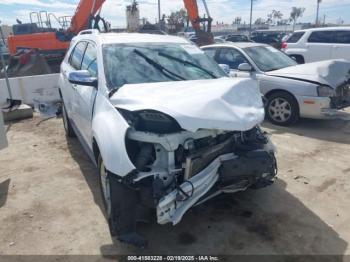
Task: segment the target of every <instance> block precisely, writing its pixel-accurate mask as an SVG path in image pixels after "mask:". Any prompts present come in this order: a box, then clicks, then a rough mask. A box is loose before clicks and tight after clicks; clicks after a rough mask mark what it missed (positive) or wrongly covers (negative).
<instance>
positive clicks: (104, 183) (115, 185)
mask: <svg viewBox="0 0 350 262" xmlns="http://www.w3.org/2000/svg"><path fill="white" fill-rule="evenodd" d="M98 170H99V171H98V172H99V184H100V190H101V194H102V199H103V204H104V207H105V211H106V218H107V221H108V226H109V231H110V233H111V236H112V237H114V236H117V237H118V240H119V241H121V242H124V243H127V244H131V245H134V246H136V247H140V248H142V247H145V246H147V240H146V239H144V238H143V237H142V236H140V235H139V234H138V233H137V232H136V224H137V203H138V200H139V199H138V197H137V193H136V192H135V191H133V190H132V189H130V188H128V187H126V186H125V185H124V184H122V183H121V182H119V181H118V179H117V178H116V175H113V174H111V173H109V172H108V171H107V169H106V168H105V166H104V163H103V159H102V157H101V155H99V157H98Z"/></svg>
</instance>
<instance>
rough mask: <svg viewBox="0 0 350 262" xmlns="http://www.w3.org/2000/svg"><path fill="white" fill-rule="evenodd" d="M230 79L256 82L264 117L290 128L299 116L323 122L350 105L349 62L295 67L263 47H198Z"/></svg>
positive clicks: (291, 62) (237, 44) (275, 50)
mask: <svg viewBox="0 0 350 262" xmlns="http://www.w3.org/2000/svg"><path fill="white" fill-rule="evenodd" d="M202 49H203V50H204V51H205V52H206V54H207V55H209V56H210V57H212V58H213V59H214V60H215V61H216V62H217V63H218V64H220V65H221V66H222V67H223V68H226V71H227V73H229V74H230V76H231V77H249V78H253V79H257V80H258V81H259V85H260V91H261V92H262V94H263V95H264V96H265V98H266V105H265V111H266V117H267V118H268V119H269V120H270V121H271V122H272V123H274V124H277V125H291V124H293V123H295V122H296V121H297V120H298V119H299V118H300V117H304V118H315V119H324V118H329V117H334V116H337V115H339V114H340V113H341V112H339V110H340V109H344V108H345V107H349V106H350V63H349V62H348V61H346V60H328V61H322V62H316V63H310V64H303V65H298V64H297V63H296V62H295V61H294V60H293V59H291V58H290V57H289V56H287V55H285V54H284V53H283V52H281V51H279V50H277V49H275V48H273V47H271V46H269V45H265V44H258V43H224V44H216V45H210V46H205V47H202Z"/></svg>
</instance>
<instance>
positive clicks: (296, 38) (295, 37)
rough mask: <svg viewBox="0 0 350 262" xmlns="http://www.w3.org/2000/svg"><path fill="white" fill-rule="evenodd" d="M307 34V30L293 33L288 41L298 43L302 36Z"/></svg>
mask: <svg viewBox="0 0 350 262" xmlns="http://www.w3.org/2000/svg"><path fill="white" fill-rule="evenodd" d="M304 34H305V32H296V33H293V34H292V35H291V36H290V37H288V39H287V43H297V42H299V40H300V39H301V38H302V36H303V35H304Z"/></svg>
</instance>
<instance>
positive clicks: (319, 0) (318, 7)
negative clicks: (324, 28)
mask: <svg viewBox="0 0 350 262" xmlns="http://www.w3.org/2000/svg"><path fill="white" fill-rule="evenodd" d="M320 2H321V0H317V12H316V23H315V25H316V26H318V14H319V11H320Z"/></svg>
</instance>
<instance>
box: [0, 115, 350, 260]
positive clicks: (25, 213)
mask: <svg viewBox="0 0 350 262" xmlns="http://www.w3.org/2000/svg"><path fill="white" fill-rule="evenodd" d="M263 126H264V129H265V130H266V131H268V132H269V133H270V134H271V135H272V140H273V142H274V143H275V145H276V147H277V149H278V153H277V160H278V164H279V175H278V179H277V181H276V182H275V184H274V185H272V186H270V187H268V188H265V189H262V190H248V191H246V192H242V193H238V194H235V195H226V196H221V197H218V198H216V199H214V200H211V201H210V202H208V203H206V204H203V205H201V206H198V207H196V208H194V209H192V210H190V211H189V212H188V213H187V214H186V215H185V217H184V218H183V220H182V222H181V223H180V224H179V225H177V226H172V225H165V226H160V225H157V224H156V223H153V224H147V225H141V226H140V232H141V233H142V234H143V235H144V236H146V237H147V238H148V239H149V247H148V248H146V249H143V250H139V249H136V248H134V247H130V246H127V245H125V244H121V243H119V242H118V241H117V240H114V239H112V238H111V237H110V235H109V231H108V227H107V223H106V221H105V219H104V215H103V211H102V210H103V205H102V202H101V197H100V192H99V187H98V179H97V172H96V170H95V167H94V166H93V165H92V164H91V163H90V162H89V159H88V157H87V156H86V155H85V153H84V152H83V149H82V147H81V146H80V144H79V142H78V141H77V140H76V139H69V140H68V139H67V138H66V137H65V135H64V130H63V126H62V123H61V119H50V120H47V121H42V119H40V118H38V117H35V118H34V119H30V120H24V121H20V122H16V123H11V124H9V125H7V136H8V139H9V144H10V146H9V147H8V148H7V149H5V150H2V151H0V254H2V255H3V254H41V255H45V254H55V255H65V254H86V255H88V254H103V255H110V254H135V253H137V254H220V255H223V254H338V255H340V254H349V255H350V247H349V244H348V243H349V241H350V208H349V207H350V179H349V177H350V122H349V121H345V120H332V121H319V120H302V121H301V122H299V123H298V124H297V125H296V126H295V127H291V128H280V127H276V126H272V125H270V124H267V123H265V124H264V125H263Z"/></svg>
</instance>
